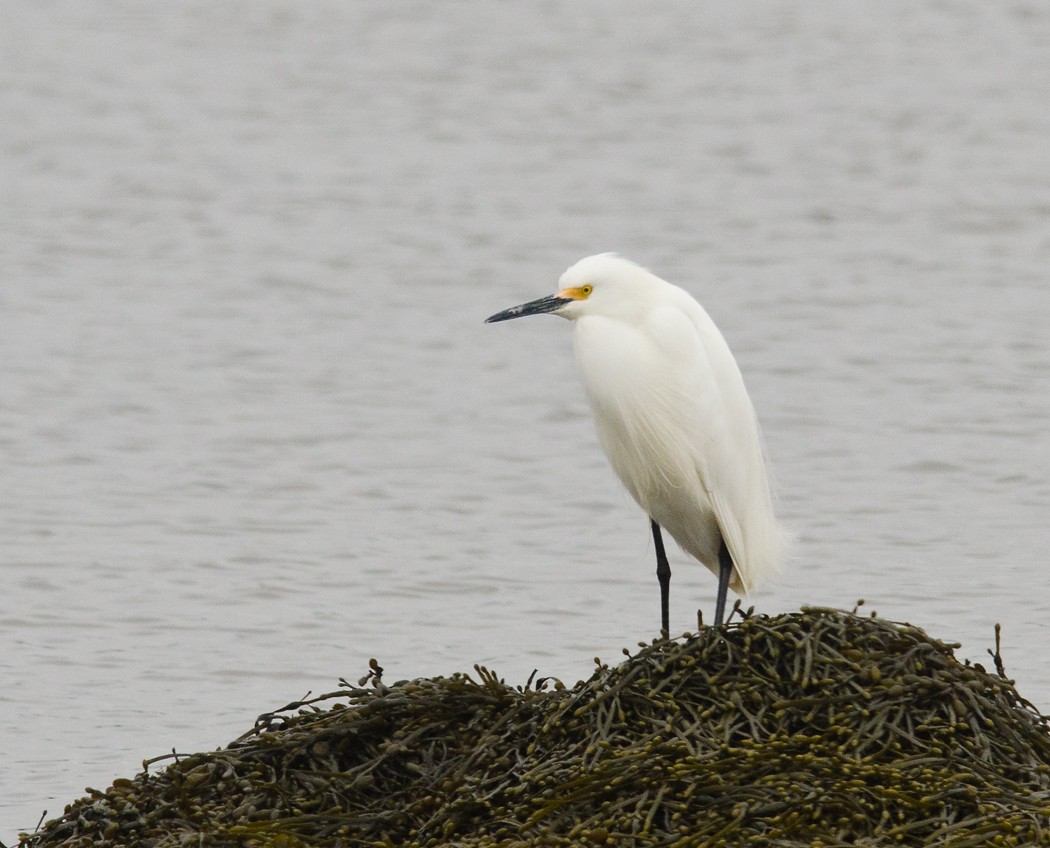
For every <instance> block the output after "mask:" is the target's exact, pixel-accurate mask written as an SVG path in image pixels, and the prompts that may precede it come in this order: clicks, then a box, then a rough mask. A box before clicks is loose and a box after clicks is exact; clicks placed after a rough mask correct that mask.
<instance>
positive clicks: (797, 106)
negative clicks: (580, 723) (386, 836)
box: [0, 0, 1050, 841]
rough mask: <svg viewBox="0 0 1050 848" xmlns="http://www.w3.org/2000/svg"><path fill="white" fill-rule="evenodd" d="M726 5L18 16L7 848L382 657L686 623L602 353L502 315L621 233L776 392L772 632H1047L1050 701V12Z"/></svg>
mask: <svg viewBox="0 0 1050 848" xmlns="http://www.w3.org/2000/svg"><path fill="white" fill-rule="evenodd" d="M726 5H727V4H721V3H714V2H711V3H700V4H696V3H686V2H678V3H667V4H662V5H660V6H659V7H649V6H645V5H643V4H636V3H632V2H626V0H623V2H618V3H608V2H596V1H595V2H578V3H553V2H544V3H535V4H496V3H483V2H480V0H477V1H474V0H463V2H449V3H441V4H436V3H423V2H402V3H381V4H380V3H356V2H350V3H347V2H342V1H341V0H340V2H335V0H332V2H321V0H309V2H302V0H296V2H291V0H263V2H252V3H236V2H235V3H229V4H215V3H203V2H189V3H177V4H141V3H136V2H105V3H104V2H100V0H54V2H39V3H31V4H30V3H26V4H13V3H12V4H8V7H7V8H6V9H5V15H4V19H5V25H4V33H3V35H2V36H0V38H2V39H3V53H2V60H0V61H2V66H0V72H2V74H0V84H2V100H0V102H2V113H0V140H2V145H0V149H2V159H0V163H2V168H3V171H2V192H3V204H2V209H0V215H2V216H3V218H2V231H0V239H2V240H0V452H2V470H0V475H2V476H0V567H2V585H3V586H4V591H3V600H4V602H3V605H2V608H0V679H2V681H3V685H2V689H0V714H2V721H0V760H2V762H3V764H4V765H3V768H2V769H0V839H2V840H5V841H11V840H13V839H14V836H15V833H16V832H17V831H18V830H20V829H31V828H32V827H33V826H34V825H35V823H36V821H37V819H38V818H39V816H40V814H41V812H42V811H43V810H44V809H45V808H46V809H47V810H48V811H49V815H52V816H53V815H57V814H59V813H60V812H61V808H62V806H63V805H64V804H65V803H67V802H68V801H71V800H73V799H74V798H75V797H79V795H80V794H82V791H83V788H84V787H85V786H87V785H92V786H96V787H98V788H104V787H105V786H107V785H108V784H109V782H110V781H111V780H112V779H113V778H115V777H119V776H131V775H133V774H134V773H135V772H136V771H138V770H139V768H140V763H141V761H142V759H143V758H145V757H151V756H156V755H160V754H163V753H165V752H167V751H169V750H171V749H172V748H176V749H178V750H179V751H181V752H192V751H195V750H202V749H209V748H215V747H219V746H221V745H224V744H225V743H227V742H229V741H230V740H231V739H233V738H234V737H235V736H237V735H239V734H240V733H242V732H244V731H245V730H246V729H248V728H249V727H250V726H251V724H252V721H253V719H254V717H255V716H256V715H257V714H258V713H261V712H263V711H265V710H267V709H271V708H274V707H277V706H280V705H281V704H283V703H286V702H287V701H289V700H291V699H294V698H297V697H300V696H302V695H304V694H305V693H306V692H307V691H309V690H313V691H314V692H319V691H328V690H331V689H334V688H336V685H337V680H338V678H339V677H340V676H345V677H347V678H350V679H355V678H357V677H358V676H360V675H361V674H362V673H363V672H364V670H365V669H366V665H367V661H368V658H369V657H378V658H379V660H380V662H381V663H382V665H383V666H384V667H385V669H386V675H387V678H388V679H390V680H396V679H400V678H405V677H411V676H419V675H436V674H447V673H451V672H454V671H459V670H469V669H470V668H471V666H472V665H473V664H474V663H475V662H481V663H483V664H485V665H488V666H491V667H493V668H495V669H496V670H497V671H498V672H499V673H500V674H502V675H504V676H505V677H506V678H507V679H508V681H510V682H515V683H517V682H523V681H524V680H525V678H526V677H527V676H528V675H529V673H530V672H531V671H532V670H533V669H534V668H536V669H539V670H540V673H541V674H550V675H558V676H561V677H562V678H564V679H565V680H566V681H568V682H572V681H575V680H576V679H578V678H580V677H582V676H586V675H588V674H589V672H590V669H591V668H592V667H593V657H595V656H600V657H602V658H603V659H604V660H609V661H615V660H616V657H617V656H619V655H620V649H621V648H623V647H633V646H634V645H636V643H637V642H638V641H640V640H644V639H648V638H651V637H652V636H653V635H654V634H655V632H656V628H657V626H658V596H657V587H656V583H655V580H654V576H653V568H654V565H653V561H652V550H651V542H650V539H649V536H648V530H647V523H646V520H645V517H644V516H643V515H641V513H640V512H639V511H638V510H637V508H636V507H635V506H634V505H633V504H632V503H631V502H630V500H629V498H628V497H627V496H626V495H625V494H623V493H622V492H621V491H620V489H619V488H618V486H617V484H616V482H615V479H614V477H613V475H612V472H611V471H609V470H608V468H607V467H606V464H605V461H604V459H603V458H602V456H601V453H600V451H599V449H598V446H597V443H596V439H595V437H594V435H593V432H592V427H591V423H590V420H589V413H588V410H587V408H586V406H585V403H584V400H583V397H582V393H581V391H580V388H579V385H578V383H577V380H576V377H575V374H574V373H573V368H572V363H571V352H570V336H569V327H568V325H567V324H565V323H564V322H562V321H559V320H557V319H553V318H535V319H529V320H525V321H520V322H514V323H513V324H506V325H498V326H485V325H484V324H483V323H482V320H483V319H484V317H485V316H487V315H489V314H491V313H493V312H495V311H497V310H498V309H502V308H504V307H507V306H510V305H513V304H516V303H519V302H521V301H523V300H527V299H531V298H533V297H538V296H541V295H544V294H547V293H549V292H550V291H552V290H553V288H554V285H555V282H556V279H557V277H558V275H559V274H560V273H561V272H562V270H564V268H565V267H566V266H568V265H569V264H571V263H572V262H573V261H575V260H576V259H578V258H580V257H581V256H584V255H587V254H589V253H594V252H598V251H602V250H616V251H619V252H621V253H623V254H624V255H627V256H629V257H631V258H634V259H636V260H637V261H640V262H642V263H643V264H645V265H647V266H649V267H651V268H652V269H653V270H654V271H656V272H657V273H659V274H660V275H661V276H664V277H665V278H668V279H670V280H672V281H674V282H677V283H679V284H682V285H684V286H685V287H686V288H688V289H690V290H691V291H692V292H693V293H694V294H695V295H696V296H697V297H698V299H699V300H700V301H701V302H702V303H704V304H705V306H706V307H707V309H708V311H709V312H710V313H711V314H712V316H713V317H714V319H715V320H716V322H718V324H719V325H720V327H721V328H722V330H723V332H724V333H725V335H726V337H727V338H728V340H729V342H730V345H731V346H732V347H733V349H734V351H735V352H736V355H737V357H738V359H739V361H740V363H741V366H742V369H743V371H744V373H745V376H746V379H747V381H748V385H749V388H750V390H751V393H752V395H753V398H754V400H755V403H756V406H757V408H758V410H759V414H760V417H761V420H762V423H763V427H764V430H765V434H766V438H767V441H768V445H769V453H770V456H771V459H772V462H773V464H774V467H775V472H776V477H777V481H778V488H779V492H780V502H781V507H780V511H781V513H782V515H783V518H784V520H785V522H786V523H787V524H789V525H790V526H791V527H793V528H794V530H795V531H796V533H797V534H798V543H797V545H796V548H795V554H794V559H793V560H792V562H791V563H790V565H789V566H788V568H787V570H786V571H785V574H784V576H783V578H782V579H781V580H780V582H779V583H778V584H777V585H773V586H768V587H763V588H762V589H761V590H759V591H758V592H757V593H756V594H755V595H754V596H753V597H752V598H751V599H750V600H749V603H753V604H755V605H756V607H757V608H758V609H759V610H760V611H762V612H767V613H777V612H781V611H785V610H795V609H797V608H798V607H799V606H800V605H804V604H819V605H830V606H835V607H846V608H851V607H852V606H853V604H854V603H855V601H856V600H857V599H858V598H865V599H866V601H867V605H866V607H865V609H875V610H878V612H879V614H880V615H882V616H885V617H888V618H892V619H896V620H908V621H912V622H914V623H916V624H918V625H920V626H922V627H924V628H926V629H927V630H928V631H929V632H930V633H931V634H932V635H934V636H937V637H940V638H943V639H946V640H955V641H960V642H961V643H962V647H961V648H960V649H959V650H958V652H957V654H958V655H959V656H960V657H964V658H969V659H973V660H976V661H984V662H988V657H987V655H986V649H987V648H988V647H989V646H990V645H991V644H992V640H993V625H994V624H995V623H996V622H1002V623H1003V625H1004V637H1003V638H1004V645H1003V648H1004V654H1005V659H1006V664H1007V670H1008V672H1009V673H1010V674H1011V675H1013V676H1015V677H1016V679H1017V681H1018V686H1019V689H1020V691H1021V693H1022V694H1023V695H1025V696H1026V697H1028V698H1029V699H1030V700H1032V701H1033V702H1035V703H1036V704H1037V705H1038V706H1040V707H1042V708H1043V709H1044V710H1045V709H1047V708H1050V668H1048V665H1047V663H1046V660H1045V657H1046V646H1047V644H1048V642H1050V626H1048V624H1047V621H1048V618H1050V572H1048V569H1047V562H1046V552H1047V543H1048V541H1050V534H1048V530H1047V515H1048V512H1050V449H1048V440H1047V424H1048V422H1050V333H1048V330H1047V326H1048V322H1050V297H1048V286H1047V275H1048V270H1047V269H1048V267H1050V142H1048V139H1050V108H1048V106H1047V104H1048V103H1050V7H1047V6H1045V5H1044V4H1037V3H1030V2H1004V3H996V4H986V3H980V2H977V0H964V1H962V2H953V3H922V4H916V3H910V2H889V3H881V4H853V3H814V4H807V5H806V6H805V7H804V8H792V7H791V6H789V5H787V4H777V3H757V4H742V5H741V6H739V7H738V6H734V7H733V9H732V10H729V9H728V8H726ZM672 566H673V568H674V574H675V576H674V584H673V591H672V625H673V629H674V630H686V629H690V628H693V627H695V621H696V617H695V616H696V609H697V607H700V608H702V609H703V610H704V612H705V613H706V614H707V615H708V616H710V614H711V609H712V606H713V590H714V586H713V583H714V581H713V580H712V578H711V576H710V574H709V573H708V572H707V571H706V570H704V569H701V568H699V567H697V566H695V565H694V564H691V563H688V562H687V561H686V559H685V558H684V556H683V555H681V554H680V553H679V552H677V551H675V555H674V556H673V561H672Z"/></svg>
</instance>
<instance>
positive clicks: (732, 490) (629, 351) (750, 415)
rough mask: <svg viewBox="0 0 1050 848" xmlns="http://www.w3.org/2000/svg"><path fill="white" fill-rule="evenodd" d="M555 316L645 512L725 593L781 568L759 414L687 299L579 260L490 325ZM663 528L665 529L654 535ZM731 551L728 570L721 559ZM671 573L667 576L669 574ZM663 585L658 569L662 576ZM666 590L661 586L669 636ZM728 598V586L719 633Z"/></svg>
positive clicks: (664, 286) (602, 261) (614, 265)
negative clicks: (570, 331) (552, 285)
mask: <svg viewBox="0 0 1050 848" xmlns="http://www.w3.org/2000/svg"><path fill="white" fill-rule="evenodd" d="M540 312H552V313H554V314H556V315H560V316H562V317H564V318H568V319H570V320H572V321H573V322H574V323H575V330H574V336H573V344H574V349H575V352H576V362H577V365H578V367H579V370H580V375H581V377H582V379H583V384H584V387H585V389H586V391H587V397H588V399H589V401H590V405H591V409H592V410H593V412H594V420H595V425H596V427H597V430H598V438H599V440H600V442H601V445H602V448H603V449H604V451H605V453H606V455H607V456H608V458H609V461H610V463H611V464H612V467H613V469H614V470H615V471H616V474H617V476H618V477H619V478H620V480H621V481H622V482H623V484H624V486H625V487H626V488H627V491H628V492H630V494H631V496H632V497H633V498H634V500H635V501H636V502H637V503H638V505H639V506H640V507H641V508H642V509H643V510H644V511H645V512H646V513H647V514H648V515H649V517H650V519H651V520H652V521H653V522H655V524H654V527H653V532H654V536H655V537H656V540H657V554H658V558H659V556H660V554H661V553H662V543H661V542H660V539H659V527H662V528H664V529H666V530H667V531H668V532H669V533H670V534H671V536H672V537H673V538H674V539H675V541H676V542H678V544H679V545H680V546H681V547H682V548H683V549H684V550H685V551H686V552H688V553H690V554H692V555H693V556H694V557H696V558H697V559H698V560H699V561H700V562H702V563H703V564H704V565H706V566H707V567H708V568H709V569H711V571H712V572H714V573H715V574H716V575H719V574H720V571H724V572H725V574H724V577H720V580H721V581H722V583H723V584H724V583H726V582H728V585H729V586H730V587H731V588H732V589H733V590H734V591H736V592H739V593H742V594H746V593H747V592H749V591H750V590H751V589H753V588H754V587H755V586H757V585H759V584H760V583H762V582H763V581H764V580H765V579H767V578H768V577H770V576H771V575H773V574H774V573H775V572H776V571H777V570H778V568H779V565H780V561H781V557H782V554H783V549H784V539H785V537H784V534H783V533H782V531H781V530H780V528H779V527H778V526H777V522H776V519H775V518H774V515H773V504H772V498H771V495H770V488H769V483H768V480H767V476H766V466H765V460H764V457H763V451H762V440H761V436H760V433H759V427H758V421H757V418H756V416H755V411H754V407H753V406H752V404H751V400H750V398H749V397H748V394H747V390H746V388H745V387H744V380H743V377H742V376H741V374H740V369H739V368H738V367H737V364H736V361H735V360H734V359H733V355H732V353H731V352H730V350H729V346H728V345H727V344H726V341H725V339H724V338H723V337H722V334H721V333H720V332H719V331H718V328H717V327H716V326H715V324H714V322H713V321H712V320H711V318H710V317H709V316H708V314H707V313H706V312H705V311H704V309H703V307H701V306H700V304H699V303H697V302H696V301H695V300H694V299H693V298H692V297H691V296H690V295H689V294H688V293H687V292H685V291H684V290H683V289H680V288H678V287H677V286H674V285H671V284H670V283H668V282H666V281H664V280H661V279H660V278H659V277H657V276H655V275H653V274H651V273H650V272H649V271H647V270H645V269H644V268H642V267H640V266H638V265H636V264H634V263H633V262H629V261H628V260H626V259H622V258H620V257H618V256H615V255H612V254H599V255H597V256H590V257H588V258H586V259H582V260H580V261H579V262H577V263H576V264H575V265H573V266H572V267H571V268H569V270H567V271H566V272H565V273H564V274H563V275H562V277H561V280H560V290H559V291H558V292H557V293H556V294H554V295H551V296H550V297H546V298H541V299H540V300H537V301H532V302H531V303H527V304H524V305H522V306H518V307H514V308H513V309H509V310H505V311H504V312H501V313H498V314H497V315H493V316H492V317H491V318H489V319H488V320H489V321H502V320H507V319H509V318H517V317H520V316H522V315H529V314H535V313H540ZM656 525H659V527H657V526H656ZM723 541H724V544H725V549H726V550H727V551H728V554H729V556H730V557H731V559H732V563H731V566H732V568H731V570H730V567H729V566H730V563H728V561H725V560H724V559H723V558H720V550H721V548H722V543H723ZM663 567H664V569H665V570H666V565H664V566H663ZM658 573H659V565H658ZM669 578H670V573H669V571H668V572H667V574H666V578H664V577H662V578H661V586H662V588H663V589H664V592H663V607H664V622H663V624H664V627H665V628H666V627H667V620H666V604H667V590H666V582H668V581H669ZM724 597H725V587H724V585H722V586H720V591H719V605H718V608H717V612H716V622H715V623H716V624H717V623H720V620H719V619H720V617H721V615H720V614H721V611H722V607H723V605H724Z"/></svg>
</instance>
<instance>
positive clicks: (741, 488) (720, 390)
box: [658, 290, 782, 593]
mask: <svg viewBox="0 0 1050 848" xmlns="http://www.w3.org/2000/svg"><path fill="white" fill-rule="evenodd" d="M679 291H681V290H679ZM682 296H683V297H682V299H681V302H680V303H678V304H676V306H677V310H675V311H678V310H680V313H679V315H684V316H685V317H687V318H688V322H689V324H690V326H691V329H692V333H691V334H690V335H688V336H686V335H683V334H682V333H681V332H680V331H679V332H670V329H669V328H671V327H673V326H674V325H675V324H677V323H678V321H680V320H681V319H680V318H678V319H672V318H671V317H670V316H663V317H661V318H659V319H658V322H659V323H660V324H662V325H663V327H662V330H663V332H662V333H661V335H660V336H659V337H660V338H661V339H666V340H668V341H667V343H668V344H671V345H672V346H673V347H674V348H675V350H674V351H673V353H674V355H675V356H676V359H677V362H678V367H677V370H678V372H679V380H678V385H679V393H680V394H681V395H683V396H686V397H687V399H683V400H682V401H681V402H682V403H684V404H685V405H686V408H684V409H683V410H682V411H681V412H679V413H678V417H679V421H680V422H685V424H684V425H680V426H687V427H688V428H689V429H690V431H691V438H692V444H693V462H694V467H695V471H696V474H697V475H698V477H699V479H700V483H701V485H702V486H703V488H704V490H705V492H706V494H707V499H708V502H709V503H710V505H711V507H712V509H713V511H714V513H715V516H716V518H717V521H718V525H719V528H720V530H721V533H722V537H723V538H724V539H725V543H726V547H727V548H728V549H729V553H730V555H731V556H732V557H733V562H734V564H735V565H736V572H737V573H736V575H735V579H734V581H733V588H734V589H735V590H736V591H743V592H745V593H746V592H747V591H748V590H749V589H751V588H752V587H753V586H755V585H756V584H758V583H759V582H761V581H762V580H763V579H764V578H766V577H767V576H770V574H771V573H772V572H775V571H776V570H777V569H778V566H779V560H780V550H781V545H782V536H781V533H780V531H779V529H778V528H777V526H776V522H775V520H774V517H773V509H772V502H771V498H770V493H769V484H768V481H767V478H766V468H765V458H764V456H763V450H762V440H761V434H760V432H759V427H758V420H757V418H756V416H755V410H754V407H753V405H752V403H751V399H750V397H749V396H748V394H747V389H746V387H745V385H744V379H743V376H742V375H741V373H740V369H739V367H738V366H737V363H736V360H735V359H734V358H733V354H732V352H731V351H730V350H729V346H728V344H727V343H726V341H725V339H724V338H723V336H722V334H721V332H719V330H718V328H717V327H716V326H715V324H714V322H713V321H712V320H711V318H710V316H708V314H707V313H706V312H705V311H704V309H703V308H702V307H701V306H700V305H699V304H698V303H697V302H696V301H695V300H693V299H692V298H691V297H690V296H689V295H687V294H685V292H682Z"/></svg>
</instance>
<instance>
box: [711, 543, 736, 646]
mask: <svg viewBox="0 0 1050 848" xmlns="http://www.w3.org/2000/svg"><path fill="white" fill-rule="evenodd" d="M732 576H733V558H732V557H731V556H730V555H729V548H727V547H726V540H725V539H723V540H722V545H721V547H719V549H718V597H717V599H716V600H715V627H718V625H720V624H721V623H722V618H723V617H724V615H725V611H726V591H727V590H728V589H729V578H730V577H732Z"/></svg>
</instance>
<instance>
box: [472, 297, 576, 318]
mask: <svg viewBox="0 0 1050 848" xmlns="http://www.w3.org/2000/svg"><path fill="white" fill-rule="evenodd" d="M571 300H572V298H571V297H558V296H557V295H556V294H549V295H547V296H546V297H541V298H540V299H539V300H530V301H529V302H528V303H523V304H522V305H521V306H512V307H511V308H510V309H504V310H503V311H502V312H497V313H496V314H495V315H491V316H489V317H488V318H486V319H485V323H486V324H495V323H496V322H497V321H509V320H510V319H511V318H522V317H524V316H525V315H542V314H543V313H544V312H554V311H555V310H556V309H559V308H561V307H562V306H564V305H565V304H566V303H569V302H570V301H571Z"/></svg>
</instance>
